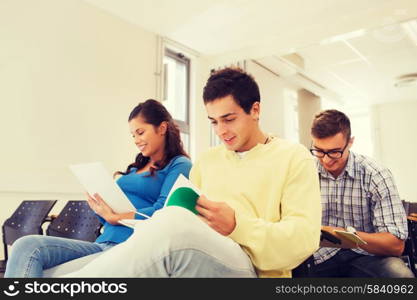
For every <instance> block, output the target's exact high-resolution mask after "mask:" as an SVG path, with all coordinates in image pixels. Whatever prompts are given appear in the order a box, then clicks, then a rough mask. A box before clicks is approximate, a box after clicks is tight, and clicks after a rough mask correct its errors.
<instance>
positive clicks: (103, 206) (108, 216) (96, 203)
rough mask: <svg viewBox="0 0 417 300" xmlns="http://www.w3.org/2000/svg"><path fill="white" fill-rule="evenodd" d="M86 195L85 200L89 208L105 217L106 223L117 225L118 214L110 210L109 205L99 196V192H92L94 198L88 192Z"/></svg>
mask: <svg viewBox="0 0 417 300" xmlns="http://www.w3.org/2000/svg"><path fill="white" fill-rule="evenodd" d="M86 195H87V202H88V205H89V206H90V208H91V209H92V210H93V211H94V212H95V213H96V214H98V215H99V216H100V217H102V218H103V219H105V220H106V221H107V222H108V223H110V224H112V225H117V224H118V222H117V221H118V220H119V219H120V218H119V217H118V215H117V214H116V213H115V212H114V211H113V210H112V208H111V207H110V206H108V205H107V203H106V202H105V201H104V200H103V198H101V197H100V195H99V194H97V193H96V194H94V198H93V197H91V196H90V195H89V194H88V193H86Z"/></svg>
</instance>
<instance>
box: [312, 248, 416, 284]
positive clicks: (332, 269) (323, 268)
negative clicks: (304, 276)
mask: <svg viewBox="0 0 417 300" xmlns="http://www.w3.org/2000/svg"><path fill="white" fill-rule="evenodd" d="M313 272H314V274H313V277H379V278H414V274H413V272H411V270H410V269H409V268H407V266H406V265H405V263H404V262H403V260H402V259H401V258H399V257H390V256H370V255H363V254H359V253H356V252H354V251H352V250H349V249H341V250H339V251H338V252H337V253H336V254H335V255H334V256H333V257H331V258H330V259H328V260H326V261H324V262H322V263H320V264H318V265H316V266H315V267H314V271H313Z"/></svg>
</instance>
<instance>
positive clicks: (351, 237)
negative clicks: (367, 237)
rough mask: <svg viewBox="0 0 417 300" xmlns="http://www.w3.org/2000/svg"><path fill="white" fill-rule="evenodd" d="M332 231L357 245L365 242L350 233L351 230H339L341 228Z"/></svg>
mask: <svg viewBox="0 0 417 300" xmlns="http://www.w3.org/2000/svg"><path fill="white" fill-rule="evenodd" d="M334 232H336V234H337V235H338V236H340V237H341V238H344V239H347V240H349V241H351V242H353V243H355V244H357V245H366V244H367V242H365V241H364V240H362V239H361V238H360V237H359V236H358V235H356V234H354V233H352V232H347V231H341V230H334Z"/></svg>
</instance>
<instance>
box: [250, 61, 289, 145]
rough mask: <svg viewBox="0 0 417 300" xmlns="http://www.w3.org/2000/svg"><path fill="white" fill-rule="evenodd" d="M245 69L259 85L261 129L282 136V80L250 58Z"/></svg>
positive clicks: (283, 127)
mask: <svg viewBox="0 0 417 300" xmlns="http://www.w3.org/2000/svg"><path fill="white" fill-rule="evenodd" d="M246 71H247V72H248V73H249V74H251V75H252V76H253V77H254V78H255V81H256V82H257V83H258V86H259V91H260V94H261V116H260V127H261V129H262V130H263V131H265V132H267V133H273V134H275V135H277V136H279V137H281V138H282V137H284V135H285V122H284V120H285V118H284V111H285V109H284V82H283V81H282V79H281V78H279V77H278V76H277V75H275V74H274V73H272V72H271V71H268V70H267V69H265V68H264V67H262V66H260V65H258V64H256V63H254V62H253V61H251V60H248V61H247V65H246Z"/></svg>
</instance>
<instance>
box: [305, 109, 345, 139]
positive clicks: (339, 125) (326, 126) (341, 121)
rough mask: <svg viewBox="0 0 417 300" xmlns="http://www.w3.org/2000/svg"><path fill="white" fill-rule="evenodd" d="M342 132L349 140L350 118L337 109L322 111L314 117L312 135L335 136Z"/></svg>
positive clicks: (317, 136) (320, 137)
mask: <svg viewBox="0 0 417 300" xmlns="http://www.w3.org/2000/svg"><path fill="white" fill-rule="evenodd" d="M339 132H342V133H343V135H344V136H345V137H346V140H347V141H348V140H349V139H350V134H351V131H350V121H349V118H348V117H347V116H346V115H345V114H344V113H342V112H341V111H338V110H336V109H329V110H325V111H322V112H320V113H319V114H317V115H316V116H315V117H314V120H313V125H312V126H311V135H312V136H313V137H315V138H318V139H323V138H327V137H331V136H334V135H336V134H338V133H339Z"/></svg>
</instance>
